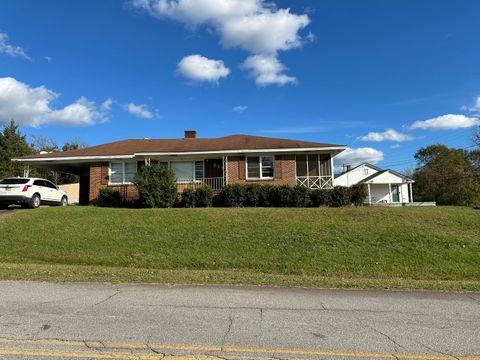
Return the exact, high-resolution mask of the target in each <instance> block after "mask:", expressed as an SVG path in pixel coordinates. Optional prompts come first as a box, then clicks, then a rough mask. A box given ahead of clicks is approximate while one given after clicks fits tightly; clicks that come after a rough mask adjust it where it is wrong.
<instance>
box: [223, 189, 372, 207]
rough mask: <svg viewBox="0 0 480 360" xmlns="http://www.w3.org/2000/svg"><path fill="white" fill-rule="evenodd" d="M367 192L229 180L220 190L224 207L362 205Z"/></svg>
mask: <svg viewBox="0 0 480 360" xmlns="http://www.w3.org/2000/svg"><path fill="white" fill-rule="evenodd" d="M367 196H368V193H367V188H366V186H364V185H362V184H359V185H354V186H352V187H350V188H347V187H343V186H336V187H334V188H333V189H329V190H326V189H308V188H306V187H304V186H299V185H297V186H295V187H291V186H288V185H258V184H246V185H243V184H232V185H227V186H226V187H225V189H224V190H223V191H222V194H221V198H222V202H223V205H224V206H227V207H319V206H330V207H342V206H349V205H355V206H359V205H362V204H363V202H364V200H365V199H366V197H367Z"/></svg>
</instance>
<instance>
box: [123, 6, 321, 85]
mask: <svg viewBox="0 0 480 360" xmlns="http://www.w3.org/2000/svg"><path fill="white" fill-rule="evenodd" d="M131 4H132V5H133V6H134V7H136V8H139V9H143V10H145V11H147V12H148V13H149V14H150V15H152V16H154V17H157V18H169V19H173V20H176V21H180V22H182V23H184V24H186V25H187V26H188V27H190V28H192V29H194V28H195V27H197V26H199V25H206V26H209V28H211V29H213V30H214V31H215V32H216V33H217V34H219V36H220V42H221V44H222V45H223V46H224V47H226V48H233V47H235V48H241V49H244V50H246V51H248V52H250V53H251V54H253V55H254V56H250V57H249V58H247V60H246V61H245V63H249V62H251V61H252V60H251V59H250V58H254V59H255V57H256V56H260V57H261V58H264V59H269V62H270V63H275V66H276V67H277V69H278V70H276V71H275V72H273V73H272V72H269V73H264V72H261V71H259V70H256V71H255V72H254V74H256V82H257V84H259V85H260V86H266V85H272V84H277V85H285V84H291V83H294V82H295V78H292V77H289V76H286V75H284V74H283V73H282V72H283V71H284V70H285V67H284V66H283V65H282V64H281V63H280V62H279V60H278V52H279V51H286V50H290V49H294V48H298V47H301V46H302V45H303V43H304V42H306V41H311V39H312V38H313V35H312V34H308V35H307V36H306V38H302V36H301V35H300V31H301V30H302V29H304V28H305V27H307V26H308V24H309V23H310V19H309V17H308V15H305V14H301V15H298V14H292V13H291V12H290V9H279V8H277V7H276V5H275V4H274V3H273V2H266V1H264V0H216V1H212V0H132V1H131ZM249 59H250V60H249ZM258 77H261V79H258ZM265 79H267V80H265ZM269 79H273V80H269Z"/></svg>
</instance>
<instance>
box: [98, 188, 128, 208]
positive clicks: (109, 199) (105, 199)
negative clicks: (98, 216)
mask: <svg viewBox="0 0 480 360" xmlns="http://www.w3.org/2000/svg"><path fill="white" fill-rule="evenodd" d="M122 204H123V199H122V194H120V191H118V190H116V189H111V188H103V189H100V193H99V194H98V200H97V205H98V206H102V207H120V206H122Z"/></svg>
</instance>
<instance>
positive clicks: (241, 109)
mask: <svg viewBox="0 0 480 360" xmlns="http://www.w3.org/2000/svg"><path fill="white" fill-rule="evenodd" d="M247 109H248V106H245V105H238V106H235V107H234V108H233V109H232V111H235V112H237V113H243V112H244V111H246V110H247Z"/></svg>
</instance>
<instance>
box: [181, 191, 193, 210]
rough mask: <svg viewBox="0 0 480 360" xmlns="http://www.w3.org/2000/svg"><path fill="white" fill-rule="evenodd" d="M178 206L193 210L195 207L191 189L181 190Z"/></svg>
mask: <svg viewBox="0 0 480 360" xmlns="http://www.w3.org/2000/svg"><path fill="white" fill-rule="evenodd" d="M180 206H184V207H187V208H193V207H195V191H193V190H192V189H189V188H187V189H185V190H183V193H182V202H181V204H180Z"/></svg>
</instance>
